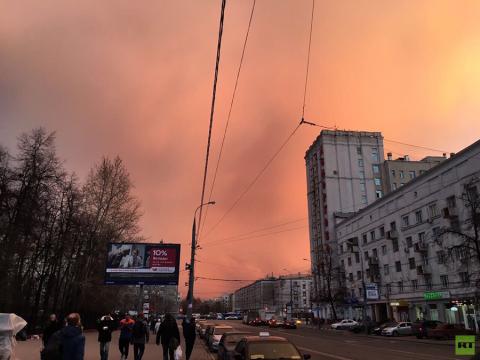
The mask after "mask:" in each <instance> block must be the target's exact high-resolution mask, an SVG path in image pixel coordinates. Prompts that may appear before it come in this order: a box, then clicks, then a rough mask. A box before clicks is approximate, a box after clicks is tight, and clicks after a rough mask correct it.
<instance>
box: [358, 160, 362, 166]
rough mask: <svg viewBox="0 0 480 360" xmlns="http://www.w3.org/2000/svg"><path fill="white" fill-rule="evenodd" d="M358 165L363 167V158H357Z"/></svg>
mask: <svg viewBox="0 0 480 360" xmlns="http://www.w3.org/2000/svg"><path fill="white" fill-rule="evenodd" d="M358 166H360V167H363V159H358Z"/></svg>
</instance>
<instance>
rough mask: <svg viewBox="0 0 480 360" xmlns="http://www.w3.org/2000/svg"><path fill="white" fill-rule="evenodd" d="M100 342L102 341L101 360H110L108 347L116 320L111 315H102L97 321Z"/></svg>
mask: <svg viewBox="0 0 480 360" xmlns="http://www.w3.org/2000/svg"><path fill="white" fill-rule="evenodd" d="M97 330H98V342H99V343H100V360H108V349H109V347H110V341H112V331H113V330H115V320H113V318H112V317H111V316H110V315H105V316H102V317H101V318H100V319H99V320H98V322H97Z"/></svg>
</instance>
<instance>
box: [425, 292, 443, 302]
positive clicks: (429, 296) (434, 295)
mask: <svg viewBox="0 0 480 360" xmlns="http://www.w3.org/2000/svg"><path fill="white" fill-rule="evenodd" d="M449 297H450V294H449V293H448V292H446V291H427V292H424V293H423V298H424V299H425V300H441V299H447V298H449Z"/></svg>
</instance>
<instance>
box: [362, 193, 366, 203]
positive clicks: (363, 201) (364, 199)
mask: <svg viewBox="0 0 480 360" xmlns="http://www.w3.org/2000/svg"><path fill="white" fill-rule="evenodd" d="M366 203H367V195H362V204H366Z"/></svg>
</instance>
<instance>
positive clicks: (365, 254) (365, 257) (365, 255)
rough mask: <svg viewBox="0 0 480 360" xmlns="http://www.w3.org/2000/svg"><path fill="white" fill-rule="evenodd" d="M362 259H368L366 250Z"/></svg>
mask: <svg viewBox="0 0 480 360" xmlns="http://www.w3.org/2000/svg"><path fill="white" fill-rule="evenodd" d="M363 259H364V260H365V261H367V260H368V251H365V252H364V253H363Z"/></svg>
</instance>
